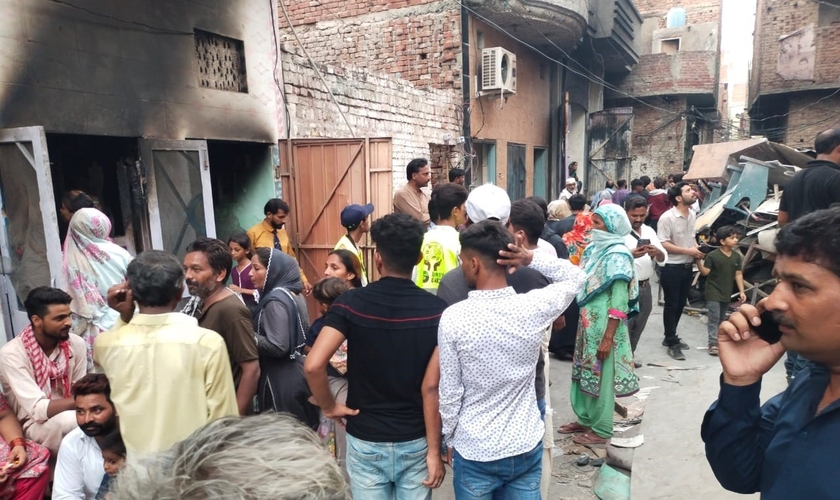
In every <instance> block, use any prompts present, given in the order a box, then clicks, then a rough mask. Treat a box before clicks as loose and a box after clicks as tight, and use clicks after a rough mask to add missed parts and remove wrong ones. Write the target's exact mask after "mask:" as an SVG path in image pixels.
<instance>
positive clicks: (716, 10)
mask: <svg viewBox="0 0 840 500" xmlns="http://www.w3.org/2000/svg"><path fill="white" fill-rule="evenodd" d="M742 1H747V0H742ZM721 3H722V0H633V4H634V5H635V6H636V8H637V9H639V12H640V13H641V14H642V17H644V18H652V17H658V18H659V25H658V26H657V27H658V28H664V27H665V16H666V15H667V14H668V11H669V10H670V9H671V8H672V7H682V8H684V9H685V12H686V24H699V23H711V22H719V21H720V12H721Z"/></svg>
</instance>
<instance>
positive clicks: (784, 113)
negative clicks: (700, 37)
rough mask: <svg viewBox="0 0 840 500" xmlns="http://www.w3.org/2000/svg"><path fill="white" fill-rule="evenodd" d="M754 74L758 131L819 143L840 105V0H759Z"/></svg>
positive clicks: (807, 144) (754, 128)
mask: <svg viewBox="0 0 840 500" xmlns="http://www.w3.org/2000/svg"><path fill="white" fill-rule="evenodd" d="M755 26H756V29H755V37H754V44H753V64H752V73H751V75H750V96H749V102H750V127H751V132H752V134H753V135H764V136H766V137H767V138H768V139H770V140H772V141H776V142H780V143H783V144H786V145H788V146H791V147H795V148H801V149H810V148H813V145H814V138H815V137H816V135H817V134H818V133H819V132H821V131H823V130H825V129H827V128H830V127H831V126H833V125H835V124H836V122H837V121H838V119H837V116H836V113H835V112H834V111H835V110H836V109H837V106H840V68H838V67H837V64H836V61H837V57H838V54H840V1H837V0H820V1H819V2H816V1H808V2H783V1H774V0H759V1H758V5H757V8H756V16H755Z"/></svg>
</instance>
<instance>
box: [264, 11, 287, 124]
mask: <svg viewBox="0 0 840 500" xmlns="http://www.w3.org/2000/svg"><path fill="white" fill-rule="evenodd" d="M268 10H269V12H270V14H271V33H272V34H273V35H274V71H273V72H272V76H273V77H274V84H275V85H277V89H278V90H279V91H280V99H281V100H282V101H283V109H284V110H285V115H286V116H285V119H284V120H283V123H284V125H285V126H286V140H288V139H291V138H292V117H291V115H290V114H289V103H288V102H287V101H286V88H285V86H284V85H282V84H280V79H279V78H277V73H278V68H279V66H280V44H279V43H277V24H276V23H277V16H276V14H275V12H274V0H268Z"/></svg>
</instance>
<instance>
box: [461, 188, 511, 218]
mask: <svg viewBox="0 0 840 500" xmlns="http://www.w3.org/2000/svg"><path fill="white" fill-rule="evenodd" d="M467 216H468V217H469V218H470V220H471V221H472V222H473V223H476V222H481V221H483V220H487V219H496V220H498V221H499V222H501V223H502V224H507V221H508V218H509V217H510V197H509V196H508V194H507V192H506V191H505V190H504V189H502V188H500V187H499V186H495V185H493V184H485V185H483V186H479V187H477V188H475V189H473V190H472V191H470V195H469V196H468V197H467Z"/></svg>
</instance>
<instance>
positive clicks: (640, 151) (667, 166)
mask: <svg viewBox="0 0 840 500" xmlns="http://www.w3.org/2000/svg"><path fill="white" fill-rule="evenodd" d="M669 101H670V102H667V101H665V100H662V99H650V100H649V102H650V103H651V104H653V105H654V106H656V107H658V108H662V109H663V110H667V111H660V110H658V109H653V108H651V107H649V106H644V105H642V104H640V103H638V102H636V103H635V104H633V150H632V151H633V161H632V163H631V172H632V174H633V177H640V176H642V175H647V176H649V177H651V178H655V177H657V176H659V175H667V174H670V173H674V172H680V171H682V168H683V153H684V150H685V128H686V126H685V117H683V116H680V115H678V114H679V113H682V112H684V111H685V110H686V99H685V97H673V98H670V99H669Z"/></svg>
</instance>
